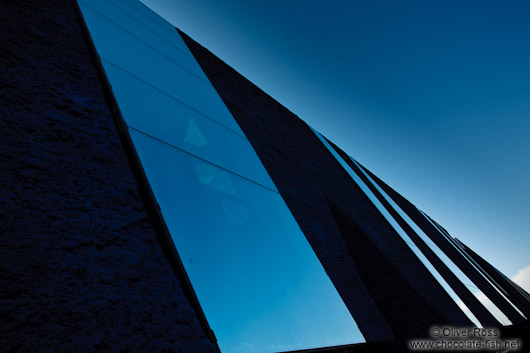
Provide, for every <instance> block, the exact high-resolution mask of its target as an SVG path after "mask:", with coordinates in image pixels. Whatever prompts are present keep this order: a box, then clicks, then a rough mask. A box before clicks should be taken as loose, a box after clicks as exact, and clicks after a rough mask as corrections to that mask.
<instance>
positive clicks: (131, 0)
mask: <svg viewBox="0 0 530 353" xmlns="http://www.w3.org/2000/svg"><path fill="white" fill-rule="evenodd" d="M112 1H115V2H119V3H120V6H125V4H126V3H128V4H129V5H130V6H131V7H134V8H135V9H136V10H138V12H139V13H143V14H144V15H145V16H147V17H149V18H150V19H151V21H152V22H153V23H155V24H156V25H155V27H154V28H156V31H157V32H162V31H165V32H166V33H167V34H169V35H172V36H175V35H176V36H178V37H179V39H180V40H181V41H182V39H181V38H180V35H179V34H178V33H175V26H173V25H172V24H171V23H169V22H168V21H166V20H165V19H164V18H163V17H162V16H160V15H158V14H157V13H155V12H154V11H153V10H151V9H150V8H149V7H147V6H146V5H144V4H143V3H142V2H141V1H137V0H112ZM122 4H123V5H122ZM138 16H140V15H138ZM182 43H183V44H184V47H186V44H185V43H184V41H182ZM190 55H191V53H190Z"/></svg>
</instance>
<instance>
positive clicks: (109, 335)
mask: <svg viewBox="0 0 530 353" xmlns="http://www.w3.org/2000/svg"><path fill="white" fill-rule="evenodd" d="M0 43H1V48H2V49H1V50H0V136H1V137H0V161H1V172H0V185H1V188H0V237H1V238H0V242H1V245H0V259H1V260H0V328H1V329H0V347H1V348H0V350H1V351H3V352H100V351H103V352H109V351H112V352H150V351H153V352H164V351H171V352H214V351H215V350H216V349H215V347H214V345H213V344H211V343H210V341H209V340H208V339H207V338H206V336H205V334H204V331H203V329H202V328H201V326H200V324H199V321H198V320H197V318H196V314H195V311H194V310H193V309H192V307H191V306H190V304H189V303H188V301H187V299H186V297H185V296H184V294H183V290H182V287H181V283H180V282H179V280H178V279H177V277H176V275H175V273H174V271H173V269H172V267H171V265H170V264H169V262H168V260H166V257H165V256H164V253H163V251H162V249H161V247H160V243H159V241H158V239H157V235H156V234H155V231H154V226H153V223H152V221H151V220H150V219H149V218H148V216H147V213H146V209H145V207H144V204H143V202H142V199H141V197H140V193H139V190H138V188H139V187H138V183H137V182H136V180H135V179H134V177H133V174H132V172H131V168H130V165H129V162H128V160H127V158H126V155H125V152H124V149H123V147H122V144H121V142H120V140H119V138H118V135H117V133H116V128H115V126H114V123H113V119H112V117H111V114H110V112H109V108H108V107H107V104H106V102H105V99H104V95H103V91H102V86H101V84H100V82H99V80H98V77H97V75H96V71H95V68H94V64H93V62H92V61H91V59H90V55H89V52H88V49H87V46H86V44H85V41H84V38H83V35H82V32H81V28H80V25H79V23H78V19H77V17H76V14H75V11H74V9H73V6H72V2H71V1H69V0H47V1H2V2H0Z"/></svg>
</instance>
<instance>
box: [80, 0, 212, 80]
mask: <svg viewBox="0 0 530 353" xmlns="http://www.w3.org/2000/svg"><path fill="white" fill-rule="evenodd" d="M80 1H81V2H82V3H83V4H84V5H86V6H87V7H89V8H90V9H92V10H93V11H95V12H97V13H98V14H99V15H101V16H102V17H104V18H105V19H106V20H107V21H109V22H110V23H112V24H114V25H115V26H116V27H118V28H120V29H121V30H123V31H124V32H127V33H128V34H129V35H131V36H132V37H133V38H135V39H136V40H137V41H139V42H141V43H143V44H144V45H146V46H148V47H149V48H151V49H153V50H154V51H156V52H157V53H159V54H160V55H162V56H164V57H166V58H167V59H169V60H171V61H172V62H174V63H175V64H177V65H178V66H180V67H181V68H183V69H184V70H186V71H188V72H189V73H190V74H192V75H193V76H195V77H197V78H198V79H199V80H201V81H202V82H204V83H205V84H207V85H210V82H208V81H206V80H205V79H204V78H202V77H200V76H199V75H197V74H196V73H195V72H193V71H191V70H190V69H188V68H187V67H185V66H184V65H182V64H181V63H179V62H178V61H176V60H175V59H173V58H172V57H170V56H168V55H167V54H165V53H163V52H161V51H160V50H159V49H157V48H155V47H153V46H152V45H151V44H149V43H147V42H145V41H144V40H143V39H141V38H139V37H137V36H136V35H135V34H133V33H131V32H130V31H129V30H127V29H125V28H124V27H122V26H121V25H119V24H118V23H116V22H114V21H113V20H112V19H110V18H109V17H107V16H106V15H105V14H103V13H101V12H100V11H99V10H97V9H95V8H94V7H92V6H91V5H89V4H87V3H86V2H85V1H84V0H80ZM120 10H121V9H120ZM121 11H123V10H121ZM126 14H127V13H126ZM127 16H129V15H128V14H127ZM133 19H134V20H135V21H137V20H136V19H135V18H133ZM137 22H139V21H137ZM148 30H150V29H149V28H148ZM164 40H165V39H164ZM166 41H167V40H166ZM167 42H168V43H171V42H169V41H167ZM171 45H172V46H173V47H175V48H177V49H178V50H179V51H181V52H182V53H184V51H183V50H182V49H180V48H179V47H177V46H176V45H174V44H173V43H171ZM185 55H187V56H188V58H189V59H192V60H193V58H192V57H189V55H188V54H185ZM199 69H200V67H199Z"/></svg>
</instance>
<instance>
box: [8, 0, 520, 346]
mask: <svg viewBox="0 0 530 353" xmlns="http://www.w3.org/2000/svg"><path fill="white" fill-rule="evenodd" d="M2 6H4V7H5V9H4V11H2V15H1V16H2V18H3V23H5V24H6V25H5V26H4V27H5V28H8V29H9V30H8V31H6V32H5V33H4V40H3V42H4V43H6V45H5V48H6V51H5V53H4V56H5V60H3V63H2V65H3V68H2V83H3V84H2V87H3V88H2V102H3V103H2V107H1V109H2V116H3V119H2V125H3V126H2V131H3V133H4V135H5V137H4V142H3V143H2V155H3V158H4V160H5V162H4V163H5V168H4V171H5V172H4V173H3V176H2V178H3V181H2V182H3V185H4V190H3V191H2V198H1V202H2V203H3V205H2V208H3V209H4V210H5V212H4V215H3V221H2V228H3V229H2V235H3V238H4V239H3V243H4V244H5V245H4V246H3V247H2V250H1V251H2V259H3V261H2V265H1V266H2V273H4V274H5V275H4V276H3V281H4V283H3V284H2V288H4V290H3V291H2V309H1V313H2V315H1V316H2V319H0V320H2V327H3V330H2V332H3V333H2V335H1V340H2V342H1V343H2V345H3V346H4V347H8V351H54V352H56V351H182V352H210V351H211V352H218V351H221V352H223V353H231V352H287V351H307V352H309V351H336V352H350V351H351V352H355V351H392V352H399V351H406V350H407V344H408V342H409V341H410V340H411V339H414V338H428V337H429V330H430V329H431V328H432V327H433V326H444V325H451V326H455V327H474V326H478V327H502V326H510V325H524V324H525V323H526V320H527V317H528V315H529V314H530V297H529V295H528V294H527V293H526V292H525V291H524V290H522V289H521V288H519V287H518V286H517V285H516V284H514V283H513V282H512V281H510V280H509V279H508V278H506V277H505V276H504V275H502V273H500V272H498V271H497V270H496V269H495V268H494V267H492V266H491V265H490V264H488V263H487V261H485V260H484V259H482V258H481V257H480V256H479V255H477V254H475V253H474V252H473V251H472V250H471V249H469V248H467V247H466V246H465V244H464V243H463V242H461V241H459V240H457V239H455V238H453V237H452V236H451V235H450V234H448V232H447V231H446V230H445V229H444V228H443V227H442V226H440V225H439V224H438V223H437V222H436V221H435V220H433V219H432V218H430V217H429V216H428V215H426V214H424V213H423V212H422V211H421V210H418V209H417V208H416V207H415V206H414V205H412V204H411V203H410V202H408V201H407V200H406V199H405V198H403V197H402V196H401V195H400V194H398V193H397V192H396V191H395V190H393V189H392V188H391V187H390V186H388V185H387V184H385V183H384V182H383V181H381V180H380V179H379V178H377V177H376V176H375V175H373V174H372V173H371V172H370V171H369V170H367V169H366V168H364V167H363V166H362V165H361V164H359V163H358V162H357V161H356V160H355V159H353V158H352V157H350V156H348V155H347V154H346V153H345V152H344V151H342V150H341V149H340V148H339V147H338V146H336V145H334V144H333V143H332V142H331V141H329V140H327V139H326V138H325V137H324V136H322V135H321V134H320V133H318V132H317V131H315V130H313V129H312V128H311V127H309V126H308V125H307V124H305V123H304V122H303V120H301V119H299V118H298V117H297V116H295V115H294V114H293V113H291V112H290V111H288V110H287V109H286V108H284V107H283V106H281V105H280V104H279V103H278V102H276V101H275V100H273V99H272V98H271V97H270V96H268V95H267V94H265V93H264V92H262V91H261V90H260V89H259V88H258V87H256V86H255V85H253V84H252V83H251V82H249V81H248V80H246V79H245V78H244V77H242V76H241V75H239V74H238V73H237V72H236V71H234V70H233V69H232V68H230V67H229V66H228V65H226V64H225V63H223V62H222V61H221V60H219V59H218V58H217V57H215V56H214V55H213V54H212V53H210V52H209V51H208V50H206V49H205V48H203V47H201V46H200V45H199V44H198V43H196V42H195V41H193V40H192V39H191V38H189V37H188V36H186V35H185V34H184V33H182V32H180V31H179V30H178V29H176V28H174V27H173V26H172V25H171V24H169V23H168V22H166V21H165V20H163V19H162V18H161V17H160V16H159V15H157V14H156V13H154V12H153V11H151V10H150V9H149V8H147V7H146V6H145V5H143V4H142V3H141V2H139V1H136V0H79V1H75V0H74V1H69V0H68V1H67V0H55V1H50V2H46V3H45V4H42V3H40V2H32V1H30V2H27V3H25V4H23V5H20V4H4V5H2Z"/></svg>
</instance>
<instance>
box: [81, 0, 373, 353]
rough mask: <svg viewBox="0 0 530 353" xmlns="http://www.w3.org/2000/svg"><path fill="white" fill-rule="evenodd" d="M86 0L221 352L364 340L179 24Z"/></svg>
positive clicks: (121, 1) (132, 4) (127, 4)
mask: <svg viewBox="0 0 530 353" xmlns="http://www.w3.org/2000/svg"><path fill="white" fill-rule="evenodd" d="M80 7H81V10H82V13H83V16H84V18H85V21H86V22H87V25H88V29H89V31H90V34H91V36H92V39H93V41H94V43H95V46H96V49H97V51H98V54H99V55H100V57H101V61H102V63H103V66H104V69H105V72H106V74H107V77H108V78H109V82H110V84H111V86H112V89H113V92H114V95H115V97H116V100H117V103H118V105H119V108H120V110H121V112H122V115H123V118H124V120H125V122H126V124H127V126H128V128H129V134H130V136H131V138H132V141H133V143H134V146H135V148H136V151H137V153H138V156H139V159H140V161H141V163H142V166H143V169H144V171H145V174H146V176H147V178H148V180H149V184H150V186H151V189H152V190H153V194H154V196H155V198H156V200H157V202H158V204H159V206H160V210H161V213H162V215H163V217H164V220H165V223H166V225H167V228H168V230H169V232H170V234H171V237H172V239H173V242H174V244H175V247H176V249H177V251H178V253H179V256H180V258H181V260H182V263H183V265H184V267H185V270H186V272H187V274H188V276H189V278H190V281H191V283H192V285H193V288H194V290H195V292H196V294H197V297H198V299H199V302H200V305H201V307H202V309H203V311H204V313H205V316H206V318H207V320H208V323H209V325H210V326H211V328H212V329H213V331H214V332H215V335H216V337H217V339H218V344H219V347H220V348H221V351H222V352H223V353H227V352H246V353H249V352H250V353H252V352H278V351H288V350H298V349H307V348H317V347H327V346H336V345H343V344H351V343H360V342H365V340H364V338H363V335H362V334H361V332H360V330H359V329H358V327H357V324H356V323H355V321H354V319H353V318H352V316H351V314H350V313H349V311H348V309H347V308H346V306H345V304H344V302H343V301H342V298H341V297H340V295H339V294H338V293H337V291H336V289H335V288H334V286H333V284H332V282H331V280H330V279H329V277H328V276H327V274H326V272H325V271H324V269H323V267H322V265H321V264H320V262H319V260H318V258H317V256H316V255H315V253H314V252H313V250H312V248H311V246H310V245H309V243H308V241H307V239H306V238H305V236H304V234H303V233H302V231H301V230H300V228H299V226H298V224H297V223H296V221H295V219H294V217H293V216H292V214H291V212H290V211H289V209H288V207H287V205H286V204H285V202H284V200H283V199H282V197H281V195H280V194H279V193H278V191H277V189H276V187H275V185H274V183H273V181H272V180H271V178H270V177H269V175H268V173H267V171H266V170H265V168H264V167H263V165H262V163H261V161H260V159H259V157H258V156H257V154H256V153H255V151H254V149H253V148H252V146H251V144H250V143H249V141H248V140H247V138H246V136H245V135H244V133H243V132H242V131H241V129H240V128H239V125H238V124H237V122H236V121H235V119H234V118H233V117H232V115H231V113H230V112H229V111H228V109H227V108H226V106H225V105H224V103H223V102H222V100H221V99H220V97H219V96H218V94H217V92H216V91H215V89H214V88H213V86H212V85H211V83H210V82H209V81H208V79H207V78H206V76H205V74H204V73H203V72H202V70H201V68H200V66H199V65H198V64H197V62H196V61H195V59H194V57H193V55H192V54H191V53H190V52H189V50H188V49H187V47H186V45H185V44H184V42H183V41H182V38H181V37H180V35H179V34H178V32H177V31H176V29H175V28H173V27H172V26H171V25H170V24H168V23H167V22H165V21H164V20H163V19H161V18H160V17H159V16H157V15H156V14H154V13H153V12H152V11H150V10H149V9H147V8H146V7H145V6H144V5H142V4H141V3H139V2H137V1H128V0H112V1H105V0H91V1H88V0H86V1H80Z"/></svg>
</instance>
